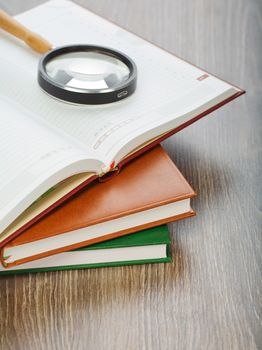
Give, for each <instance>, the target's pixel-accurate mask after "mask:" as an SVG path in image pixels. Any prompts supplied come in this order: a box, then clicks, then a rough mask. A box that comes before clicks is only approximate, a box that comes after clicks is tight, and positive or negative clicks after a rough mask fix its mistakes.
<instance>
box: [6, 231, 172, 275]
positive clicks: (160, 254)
mask: <svg viewBox="0 0 262 350" xmlns="http://www.w3.org/2000/svg"><path fill="white" fill-rule="evenodd" d="M169 245H170V237H169V232H168V229H167V226H166V225H162V226H158V227H153V228H150V229H147V230H143V231H140V232H136V233H133V234H130V235H127V236H123V237H119V238H116V239H112V240H109V241H105V242H101V243H97V244H94V245H91V246H88V247H84V248H80V249H76V250H73V251H69V252H65V253H60V254H56V255H53V256H48V257H47V258H43V259H39V260H35V261H31V262H28V263H25V264H21V265H17V266H14V267H12V268H8V269H6V268H4V267H3V266H0V275H11V274H17V273H26V272H46V271H57V270H73V269H87V268H96V267H106V266H120V265H134V264H145V263H159V262H169V261H171V257H170V254H169Z"/></svg>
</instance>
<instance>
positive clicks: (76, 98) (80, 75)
mask: <svg viewBox="0 0 262 350" xmlns="http://www.w3.org/2000/svg"><path fill="white" fill-rule="evenodd" d="M37 79H38V83H39V85H40V87H41V88H42V89H43V90H44V91H45V92H47V93H48V94H49V95H50V96H53V97H55V98H58V99H60V100H63V101H66V102H70V103H74V104H105V103H112V102H117V101H119V100H122V99H125V98H126V97H129V96H130V95H132V94H133V93H134V91H135V90H136V82H137V69H136V65H135V63H134V62H133V61H132V59H131V58H130V57H128V56H127V55H125V54H123V53H122V52H119V51H116V50H113V49H111V48H108V47H102V46H96V45H82V44H79V45H68V46H61V47H57V48H55V49H53V50H50V51H48V52H47V53H46V54H45V55H44V56H43V57H42V58H41V59H40V61H39V65H38V75H37Z"/></svg>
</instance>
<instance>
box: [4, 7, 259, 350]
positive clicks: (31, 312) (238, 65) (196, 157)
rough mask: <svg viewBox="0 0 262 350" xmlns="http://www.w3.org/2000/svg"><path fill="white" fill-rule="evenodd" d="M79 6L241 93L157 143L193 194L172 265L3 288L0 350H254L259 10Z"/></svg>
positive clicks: (24, 281) (14, 282)
mask: <svg viewBox="0 0 262 350" xmlns="http://www.w3.org/2000/svg"><path fill="white" fill-rule="evenodd" d="M41 2H43V1H37V0H23V1H19V0H0V7H2V8H3V9H5V10H7V11H9V12H10V13H11V14H17V13H19V12H21V11H23V10H26V9H29V8H30V7H33V6H35V5H37V4H40V3H41ZM76 2H77V3H80V4H81V5H83V6H85V7H87V8H89V9H91V10H93V11H95V12H96V13H98V14H101V15H103V16H105V17H107V18H109V19H110V20H113V21H115V22H117V23H118V24H120V25H122V26H124V27H125V28H127V29H129V30H132V31H134V32H136V33H138V34H139V35H142V36H143V37H145V38H147V39H149V40H151V41H153V42H154V43H156V44H157V45H160V46H161V47H163V48H165V49H168V50H170V51H172V52H174V53H176V54H177V55H179V56H181V57H183V58H185V59H187V60H189V61H192V62H193V63H195V64H197V65H199V66H201V67H203V68H204V69H206V70H208V71H210V72H213V73H214V74H217V75H218V76H220V77H221V78H224V79H226V80H229V81H231V82H232V83H235V84H236V85H238V86H240V87H242V88H244V89H246V90H247V94H246V95H245V96H242V97H240V98H239V99H238V100H236V101H234V102H233V103H231V104H229V105H227V106H225V107H223V108H222V109H220V110H219V111H217V112H215V113H213V114H212V115H209V116H208V117H206V118H204V119H202V120H201V121H199V122H198V123H196V124H194V125H192V126H190V127H189V128H187V129H186V130H183V131H181V132H180V133H179V134H177V135H175V136H173V137H172V138H170V139H169V140H168V141H166V142H165V143H164V146H165V148H166V150H167V151H168V153H169V154H170V156H171V157H172V159H173V160H174V161H175V162H176V164H177V165H178V167H179V168H180V169H181V171H182V173H183V174H184V175H185V177H186V178H187V179H188V181H189V182H190V183H191V185H192V186H193V188H194V189H195V190H196V191H197V193H198V197H197V198H196V199H195V200H194V201H193V207H194V209H195V210H196V211H197V213H198V216H197V217H196V218H193V219H190V220H186V221H184V222H183V221H181V222H177V223H175V224H174V225H170V230H171V232H172V241H173V248H172V254H173V263H171V264H156V265H144V266H130V267H116V268H104V269H95V270H81V271H67V272H54V273H43V274H30V275H23V276H17V277H2V278H0V301H1V309H0V348H1V349H5V350H7V349H14V350H17V349H18V350H20V349H27V350H29V349H32V350H37V349H43V350H52V349H63V350H64V349H70V350H74V349H92V350H95V349H99V350H101V349H102V350H103V349H107V350H115V349H134V350H138V349H149V350H151V349H161V350H162V349H179V350H180V349H185V350H190V349H193V350H198V349H199V350H204V349H208V350H210V349H221V350H228V349H235V350H239V349H243V350H247V349H250V350H251V349H252V350H253V349H262V328H261V303H262V300H261V299H262V298H261V294H262V293H261V286H262V284H261V266H262V263H261V260H262V255H261V252H262V249H261V241H262V240H261V180H262V179H261V135H262V132H261V110H262V94H261V93H262V79H261V77H262V68H261V55H262V2H261V1H260V0H249V1H248V0H246V1H245V0H230V1H228V0H219V1H217V0H169V1H168V0H132V1H131V0H129V1H128V0H111V1H107V0H82V1H76ZM0 35H1V33H0Z"/></svg>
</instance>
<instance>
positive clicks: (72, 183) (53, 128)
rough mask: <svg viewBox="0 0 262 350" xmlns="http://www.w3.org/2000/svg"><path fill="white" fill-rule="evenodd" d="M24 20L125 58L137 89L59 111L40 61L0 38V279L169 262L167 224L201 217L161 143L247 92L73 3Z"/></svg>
mask: <svg viewBox="0 0 262 350" xmlns="http://www.w3.org/2000/svg"><path fill="white" fill-rule="evenodd" d="M19 20H20V21H21V22H22V23H24V24H25V25H26V26H27V27H29V28H30V29H32V30H34V31H37V32H39V33H40V34H42V35H43V36H44V37H46V38H48V39H49V41H52V42H53V43H54V44H56V45H63V44H70V43H76V42H77V43H88V44H95V45H101V46H108V47H115V48H117V49H118V50H120V51H123V52H125V53H127V54H128V55H129V56H130V57H132V58H133V60H134V61H135V62H136V65H137V67H138V88H137V91H136V92H135V94H134V95H133V96H131V97H129V98H127V99H125V100H122V101H119V102H117V103H112V104H110V105H109V104H108V105H102V106H101V105H100V106H76V105H69V104H66V103H63V102H60V101H57V100H55V99H52V98H50V97H49V96H47V95H45V94H44V93H43V92H42V91H41V90H40V88H39V87H38V85H37V81H36V72H37V64H38V59H39V57H37V55H36V54H34V53H32V52H31V51H30V50H27V49H26V48H25V47H23V44H20V43H19V42H18V41H17V42H16V41H15V40H14V39H12V43H11V40H10V37H9V36H8V35H5V34H3V33H1V34H0V35H1V36H0V38H1V40H0V74H1V81H2V84H0V107H1V109H0V110H1V117H0V145H1V146H0V162H1V173H0V183H1V185H0V213H1V216H0V248H1V257H0V258H1V263H2V266H1V267H0V274H11V273H21V272H26V271H27V272H33V271H50V270H63V269H75V268H90V267H99V266H117V265H125V264H141V263H145V262H164V261H170V254H169V244H170V238H169V235H168V230H167V226H166V224H167V223H169V222H172V221H175V220H178V219H184V218H188V217H191V216H193V215H195V213H194V211H193V210H192V209H191V206H190V200H191V198H192V197H194V196H195V193H194V191H193V190H192V188H191V187H190V185H189V184H188V183H187V181H186V180H185V179H184V177H183V176H182V175H181V173H180V172H179V170H178V169H177V168H176V166H175V165H174V163H173V162H172V161H171V159H170V158H169V157H168V155H167V154H166V152H165V151H164V149H163V148H162V147H161V146H159V143H160V142H161V141H162V140H164V139H166V138H167V137H169V136H171V135H173V134H174V133H176V132H177V131H179V130H181V129H182V128H184V127H186V126H188V125H189V124H191V123H193V122H194V121H196V120H198V119H199V118H201V117H203V116H204V115H206V114H208V113H209V112H211V111H212V110H214V109H216V108H218V107H220V106H222V105H223V104H225V103H227V102H229V101H231V100H232V99H234V98H236V97H237V96H240V95H241V94H242V93H243V91H242V90H241V89H239V88H237V87H235V86H232V85H231V84H229V83H227V82H224V81H221V80H220V79H218V78H216V77H214V76H212V75H210V74H209V73H206V72H204V71H202V70H201V69H199V68H196V67H194V66H192V65H190V64H189V63H186V62H184V61H183V60H181V59H179V58H177V57H175V56H173V55H171V54H170V53H168V52H165V51H163V50H161V49H160V48H158V47H156V46H154V45H152V44H151V43H149V42H147V41H145V40H143V39H141V38H139V37H137V36H135V35H134V34H131V33H129V32H127V31H125V30H124V29H122V28H120V27H118V26H116V25H114V24H112V23H110V22H108V21H106V20H105V19H102V18H100V17H98V16H97V15H95V14H93V13H91V12H90V11H88V10H85V9H83V8H81V7H79V6H77V5H75V4H73V3H71V2H68V1H64V0H53V1H49V2H47V3H45V4H43V5H41V6H38V7H37V8H34V9H32V10H30V11H28V12H26V13H24V14H22V15H19ZM72 28H73V29H72ZM18 58H19V59H18Z"/></svg>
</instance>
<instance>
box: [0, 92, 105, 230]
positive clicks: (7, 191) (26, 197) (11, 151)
mask: <svg viewBox="0 0 262 350" xmlns="http://www.w3.org/2000/svg"><path fill="white" fill-rule="evenodd" d="M0 105H1V117H0V167H1V171H0V232H1V231H2V230H3V229H4V228H5V227H6V226H7V225H8V224H9V223H10V222H11V221H13V219H14V218H16V217H17V215H18V214H20V213H21V211H23V210H24V209H25V208H27V207H28V206H29V205H30V204H31V203H32V202H33V201H35V200H36V199H37V198H38V197H39V196H41V195H42V194H43V193H44V192H45V191H47V190H48V189H49V188H50V187H52V186H54V185H56V184H57V183H59V182H60V181H62V180H64V179H66V178H67V177H69V176H71V175H74V174H77V173H82V172H85V171H87V169H92V168H93V171H94V172H96V171H97V170H98V169H99V167H101V164H99V162H97V161H96V160H95V159H88V157H87V153H86V151H85V150H83V149H81V147H79V146H78V145H75V144H74V143H71V142H69V141H68V140H67V139H66V138H63V137H62V136H60V135H59V134H58V133H56V132H54V131H52V130H49V129H48V128H47V127H45V126H44V125H41V124H42V123H40V122H39V121H35V120H34V118H33V117H32V116H31V117H30V115H29V114H28V111H26V114H25V113H24V112H23V110H22V108H20V109H16V108H13V106H10V104H9V103H8V102H7V101H5V100H4V99H3V98H1V96H0Z"/></svg>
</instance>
